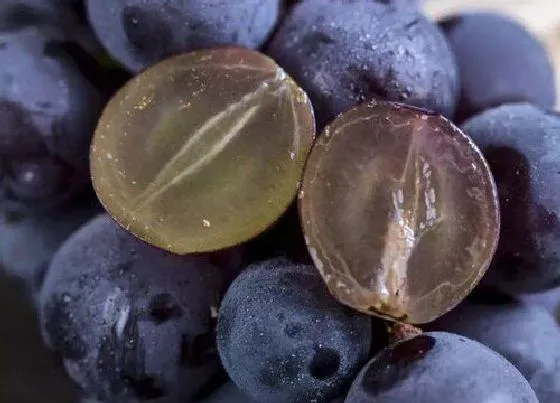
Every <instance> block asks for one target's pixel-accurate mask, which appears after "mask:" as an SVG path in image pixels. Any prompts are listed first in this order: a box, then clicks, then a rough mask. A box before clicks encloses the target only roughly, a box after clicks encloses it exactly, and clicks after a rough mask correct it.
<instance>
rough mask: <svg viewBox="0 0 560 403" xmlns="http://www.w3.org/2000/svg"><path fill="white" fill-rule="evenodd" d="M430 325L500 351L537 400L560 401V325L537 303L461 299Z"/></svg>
mask: <svg viewBox="0 0 560 403" xmlns="http://www.w3.org/2000/svg"><path fill="white" fill-rule="evenodd" d="M431 328H434V329H437V330H442V331H447V332H453V333H458V334H461V335H463V336H466V337H469V338H471V339H473V340H476V341H478V342H480V343H482V344H484V345H486V346H488V347H489V348H491V349H492V350H494V351H496V352H498V353H500V354H501V355H503V356H504V357H505V358H507V359H508V360H509V361H510V362H511V363H512V364H513V365H515V366H516V367H517V369H518V370H519V372H521V373H522V374H523V376H525V378H526V379H527V380H528V381H529V383H530V384H531V386H532V387H533V390H534V391H535V393H536V394H537V397H538V398H539V401H540V402H557V401H560V373H559V372H558V363H560V328H559V327H558V325H557V324H556V322H555V321H554V318H553V317H552V316H550V314H549V313H548V312H547V311H546V310H544V309H543V308H540V307H533V306H528V305H524V304H521V303H519V302H516V301H514V300H512V301H510V302H509V303H502V304H493V305H485V304H478V303H472V302H464V303H462V304H461V305H459V306H458V307H457V308H456V309H454V310H453V311H451V312H450V313H448V314H447V315H444V316H443V317H441V318H440V319H439V320H438V321H436V322H435V323H434V324H433V325H431Z"/></svg>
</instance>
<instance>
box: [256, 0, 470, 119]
mask: <svg viewBox="0 0 560 403" xmlns="http://www.w3.org/2000/svg"><path fill="white" fill-rule="evenodd" d="M386 3H387V2H376V1H371V0H355V1H345V0H304V1H302V2H300V3H298V4H297V5H296V6H294V7H293V8H291V9H290V12H289V14H288V16H287V17H286V18H285V20H284V21H283V22H282V23H281V25H280V27H279V29H278V31H277V32H276V33H275V35H274V37H273V38H272V41H271V43H270V45H269V47H268V49H267V53H268V54H269V55H270V56H272V57H273V58H274V59H275V60H276V61H277V62H278V63H279V64H280V65H281V66H282V67H283V68H285V69H286V71H287V72H288V73H289V74H290V75H291V76H292V77H294V79H295V80H296V81H297V82H298V83H299V84H300V85H301V86H302V88H303V89H304V90H305V91H306V92H307V93H308V94H309V96H310V98H311V101H312V103H313V106H314V109H315V115H316V118H317V123H318V126H319V127H320V128H321V127H322V126H323V125H325V124H326V123H328V122H330V121H331V120H332V119H333V118H334V117H335V116H336V115H338V114H339V113H341V112H343V111H345V110H347V109H348V108H350V107H351V106H353V105H355V104H356V103H359V102H362V101H365V100H369V99H372V98H376V99H386V100H392V101H400V102H404V103H408V104H410V105H414V106H418V107H422V108H424V109H429V110H434V111H436V112H439V113H441V114H443V115H446V116H452V115H453V113H454V110H455V104H456V100H457V97H458V95H459V75H458V70H457V67H456V65H455V60H454V57H453V54H452V52H451V49H450V47H449V45H448V44H447V41H446V39H445V37H444V35H443V34H442V32H441V31H440V30H439V29H438V27H437V26H436V25H435V24H433V23H432V22H431V21H429V20H428V19H427V18H426V17H425V16H423V15H422V14H421V13H420V12H419V10H418V9H417V8H416V7H396V6H394V4H391V2H389V3H388V4H386Z"/></svg>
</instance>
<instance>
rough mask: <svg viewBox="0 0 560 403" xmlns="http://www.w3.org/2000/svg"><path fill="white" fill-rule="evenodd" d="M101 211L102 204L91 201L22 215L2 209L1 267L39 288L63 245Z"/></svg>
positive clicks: (0, 216) (0, 228) (34, 289)
mask: <svg viewBox="0 0 560 403" xmlns="http://www.w3.org/2000/svg"><path fill="white" fill-rule="evenodd" d="M100 212H101V207H100V206H99V205H98V204H97V203H93V202H91V201H83V202H82V201H79V202H77V203H73V204H71V205H65V206H62V207H61V208H58V209H56V210H54V211H52V212H49V214H28V215H23V216H19V215H17V214H16V215H14V214H10V213H9V212H7V211H4V210H3V209H0V267H1V268H2V269H3V270H5V271H6V272H7V273H9V274H10V275H14V276H17V277H20V278H22V279H23V280H24V281H25V282H26V284H27V285H28V286H30V287H31V289H32V290H33V291H36V288H39V287H40V285H41V282H42V277H43V275H44V274H45V271H46V269H47V267H48V265H49V262H50V259H51V257H52V256H53V254H54V253H55V252H56V250H57V249H58V248H59V247H60V245H61V244H62V243H63V242H64V241H65V240H66V239H67V238H68V237H69V236H70V235H71V234H72V233H73V232H74V231H75V230H77V229H78V228H79V227H80V226H81V225H82V224H84V223H85V222H87V221H88V220H89V219H91V218H92V217H94V216H95V215H97V214H99V213H100Z"/></svg>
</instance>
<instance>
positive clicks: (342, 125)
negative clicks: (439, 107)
mask: <svg viewBox="0 0 560 403" xmlns="http://www.w3.org/2000/svg"><path fill="white" fill-rule="evenodd" d="M299 206H300V213H301V221H302V225H303V232H304V235H305V237H306V241H307V244H308V248H309V252H310V254H311V257H312V258H313V260H314V262H315V266H316V267H317V269H318V270H319V272H320V273H321V275H322V276H323V279H324V280H325V282H326V283H327V285H328V287H329V289H330V291H331V292H332V293H333V294H334V295H335V296H336V298H338V299H339V300H340V301H341V302H343V303H344V304H347V305H349V306H351V307H353V308H355V309H358V310H360V311H362V312H365V313H370V314H374V315H379V316H382V317H385V318H388V319H393V320H398V321H402V322H408V323H426V322H430V321H432V320H433V319H435V318H436V317H438V316H440V315H442V314H443V313H445V312H447V311H449V310H450V309H451V308H452V307H453V306H455V305H457V304H458V303H459V302H460V301H461V300H462V299H463V298H464V297H465V296H466V295H467V294H469V293H470V291H471V290H472V289H473V288H474V287H475V285H476V284H477V283H478V281H479V280H480V278H481V277H482V276H483V275H484V273H485V272H486V269H487V268H488V266H489V264H490V261H491V259H492V256H493V254H494V251H495V248H496V244H497V242H498V232H499V227H500V225H499V211H498V197H497V194H496V187H495V184H494V180H493V178H492V175H491V173H490V170H489V168H488V165H487V163H486V161H485V160H484V158H483V157H482V154H481V153H480V151H479V150H478V148H477V147H476V146H475V145H474V144H473V143H472V141H471V140H470V139H469V138H468V137H467V136H466V135H465V134H464V133H462V132H461V131H460V130H459V129H458V128H457V127H455V126H454V125H453V124H452V123H450V122H449V121H448V120H446V119H445V118H442V117H440V116H438V115H435V114H433V113H429V112H426V111H422V110H419V109H417V108H412V107H407V106H404V105H400V104H396V103H392V102H377V101H373V102H370V103H366V104H362V105H360V106H357V107H355V108H352V109H350V110H349V111H347V112H345V113H344V114H342V115H340V116H339V117H338V118H337V119H335V120H334V121H333V123H332V124H330V125H329V126H327V127H326V128H325V130H324V131H323V133H322V135H321V136H320V137H319V139H318V141H317V142H316V143H315V145H314V147H313V149H312V151H311V155H310V157H309V159H308V161H307V165H306V168H305V173H304V178H303V184H302V188H301V192H300V197H299Z"/></svg>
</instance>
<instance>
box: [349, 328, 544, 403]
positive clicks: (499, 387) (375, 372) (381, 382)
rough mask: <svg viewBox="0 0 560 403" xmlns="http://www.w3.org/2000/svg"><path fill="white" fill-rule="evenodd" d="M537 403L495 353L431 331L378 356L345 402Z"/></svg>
mask: <svg viewBox="0 0 560 403" xmlns="http://www.w3.org/2000/svg"><path fill="white" fill-rule="evenodd" d="M442 399H444V400H445V401H446V402H453V403H480V402H508V403H538V400H537V397H536V396H535V392H534V391H533V390H532V389H531V386H530V385H529V383H528V382H527V381H526V380H525V378H523V376H522V375H521V374H520V373H519V371H517V369H515V367H514V366H513V365H512V364H510V363H509V362H508V361H507V360H506V359H505V358H503V357H502V356H501V355H499V354H498V353H496V352H494V351H492V350H490V349H489V348H487V347H485V346H484V345H482V344H480V343H478V342H476V341H473V340H470V339H467V338H465V337H463V336H459V335H456V334H452V333H444V332H430V333H424V334H422V335H420V336H416V337H414V338H412V339H410V340H407V341H402V342H399V343H396V344H393V345H391V346H389V347H387V348H385V349H384V350H382V351H381V352H380V353H378V354H377V355H376V356H375V357H374V358H373V359H372V360H371V361H370V362H369V363H368V364H366V366H365V367H364V368H363V369H362V371H361V372H360V374H359V375H358V377H357V378H356V379H355V380H354V383H353V384H352V387H351V388H350V392H349V393H348V396H347V397H346V400H345V403H370V402H376V403H385V402H387V403H394V402H414V403H433V402H437V401H441V400H442Z"/></svg>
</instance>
